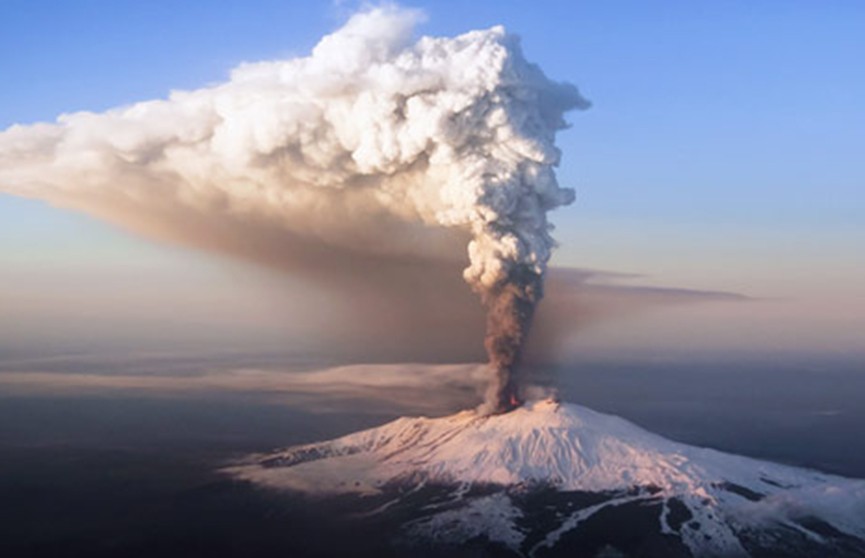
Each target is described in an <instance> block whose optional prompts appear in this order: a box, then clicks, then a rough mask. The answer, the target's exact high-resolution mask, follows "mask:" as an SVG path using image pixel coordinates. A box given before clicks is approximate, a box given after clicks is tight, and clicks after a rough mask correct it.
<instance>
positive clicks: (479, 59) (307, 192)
mask: <svg viewBox="0 0 865 558" xmlns="http://www.w3.org/2000/svg"><path fill="white" fill-rule="evenodd" d="M422 18H423V14H422V13H421V12H418V11H415V10H408V9H403V8H398V7H382V8H376V9H371V10H368V11H365V12H362V13H359V14H356V15H354V16H353V17H351V18H350V19H349V21H348V22H347V23H346V24H345V25H344V26H343V27H342V28H341V29H339V30H338V31H336V32H335V33H333V34H331V35H329V36H326V37H324V38H323V39H322V40H321V41H320V42H319V44H318V45H317V46H316V47H315V48H314V50H313V51H312V54H311V55H310V56H307V57H303V58H294V59H289V60H278V61H269V62H259V63H253V64H244V65H241V66H240V67H238V68H236V69H235V70H234V71H233V72H232V74H231V78H230V80H229V81H228V82H226V83H223V84H220V85H215V86H212V87H207V88H203V89H198V90H194V91H175V92H173V93H172V94H171V95H170V96H169V97H168V99H165V100H155V101H147V102H141V103H137V104H134V105H131V106H126V107H121V108H117V109H113V110H109V111H107V112H104V113H99V114H96V113H90V112H77V113H71V114H64V115H62V116H60V117H59V118H58V120H57V122H56V123H53V124H36V125H27V126H20V125H19V126H13V127H11V128H9V129H8V130H6V131H4V132H2V133H0V191H4V192H8V193H12V194H17V195H22V196H28V197H34V198H40V199H44V200H47V201H49V202H52V203H56V204H59V205H64V206H72V207H75V208H78V209H82V210H84V211H87V212H89V213H92V214H95V215H97V216H100V217H103V218H107V219H109V220H112V221H114V222H116V223H120V224H123V225H125V226H127V227H131V228H134V229H137V230H139V231H143V232H145V233H148V234H151V235H155V236H159V237H161V238H167V239H170V240H176V241H181V242H193V243H194V242H195V241H194V240H190V239H189V238H187V236H188V229H189V228H190V226H191V225H190V223H193V222H197V221H202V220H203V221H207V222H208V223H209V224H210V229H209V230H214V229H221V230H222V234H223V235H224V236H225V237H232V236H233V235H234V234H235V232H236V235H241V234H250V232H249V227H250V226H251V227H260V228H264V229H266V230H267V231H269V233H268V234H270V232H272V231H273V230H279V231H283V232H284V233H286V234H285V236H279V235H276V236H275V237H274V238H273V239H269V240H268V242H271V243H273V244H279V243H283V244H287V245H291V244H292V243H298V244H300V243H305V242H312V243H324V244H327V245H331V246H336V247H342V248H349V249H351V250H353V251H359V252H362V253H376V254H386V255H406V254H411V255H417V254H418V253H420V255H421V256H423V255H425V254H428V253H432V252H435V251H436V250H437V249H438V248H437V244H436V242H435V241H436V239H438V238H439V236H438V233H436V232H434V231H437V230H440V229H455V230H458V231H465V232H466V233H468V234H469V235H470V236H471V242H470V244H469V246H468V255H469V259H470V265H469V267H468V268H467V269H466V271H465V277H466V279H467V280H468V281H469V282H470V283H471V284H473V285H475V286H476V288H483V287H485V286H486V287H488V286H491V285H494V284H495V283H496V282H498V281H502V280H503V279H504V278H505V276H506V274H507V271H508V269H509V268H510V267H511V266H512V265H514V264H524V265H527V266H529V268H530V269H532V270H535V271H536V272H537V273H543V271H544V270H545V269H546V265H547V261H548V260H549V257H550V250H551V248H552V246H553V241H552V239H551V238H550V236H549V232H548V228H549V226H548V224H547V219H546V211H548V210H550V209H553V208H555V207H557V206H559V205H562V204H566V203H569V202H570V201H571V200H572V199H573V192H572V191H571V190H568V189H563V188H560V187H559V186H558V184H557V182H556V179H555V176H554V174H553V167H554V166H555V165H556V164H557V163H558V160H559V151H558V150H557V149H556V148H555V146H554V143H553V142H554V135H555V132H556V131H557V130H558V129H560V128H562V127H563V125H564V122H563V120H562V115H563V113H564V112H565V111H567V110H569V109H571V108H575V107H585V106H586V105H587V103H586V101H584V100H583V99H582V98H581V97H580V95H579V94H578V92H577V90H576V89H575V88H574V87H573V86H570V85H567V84H559V83H555V82H552V81H550V80H548V79H547V78H546V77H545V76H544V75H543V73H542V72H541V71H540V70H539V69H538V68H537V67H536V66H534V65H531V64H529V63H528V62H526V60H525V59H524V58H523V56H522V54H521V51H520V47H519V41H518V38H517V37H515V36H513V35H509V34H507V33H506V32H505V31H504V30H503V29H502V28H501V27H494V28H491V29H488V30H485V31H473V32H470V33H467V34H465V35H462V36H459V37H455V38H430V37H423V38H421V39H419V40H417V41H416V42H413V36H414V27H415V25H416V24H417V23H418V22H419V21H420V20H422ZM244 227H246V228H244ZM235 229H236V231H235ZM252 234H255V233H252ZM211 236H213V235H212V234H211ZM209 242H212V243H216V244H219V243H220V242H222V240H220V239H215V240H214V239H210V240H209ZM225 243H229V241H228V240H226V241H225ZM290 248H291V247H290V246H288V247H287V250H289V251H290ZM234 249H235V250H237V247H235V248H234Z"/></svg>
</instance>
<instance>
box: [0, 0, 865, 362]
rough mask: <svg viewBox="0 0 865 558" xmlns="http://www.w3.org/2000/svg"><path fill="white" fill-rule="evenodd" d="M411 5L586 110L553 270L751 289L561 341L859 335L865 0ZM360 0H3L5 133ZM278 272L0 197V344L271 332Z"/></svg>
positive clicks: (726, 342)
mask: <svg viewBox="0 0 865 558" xmlns="http://www.w3.org/2000/svg"><path fill="white" fill-rule="evenodd" d="M408 5H410V6H418V7H422V8H423V9H424V10H425V11H426V13H427V16H428V20H427V22H426V23H425V24H424V25H423V26H422V27H421V29H420V31H421V33H423V34H430V35H453V34H457V33H461V32H465V31H468V30H471V29H476V28H486V27H490V26H492V25H495V24H503V25H505V27H506V28H507V29H508V30H509V31H511V32H515V33H517V34H519V35H521V37H522V39H523V47H524V50H525V53H526V56H527V58H528V59H529V60H530V61H533V62H536V63H538V64H539V65H540V66H541V67H542V68H543V69H544V71H545V72H546V73H547V75H549V76H550V77H551V78H553V79H557V80H566V81H570V82H572V83H575V84H576V85H578V86H579V87H580V90H581V91H582V92H583V94H584V95H585V96H586V97H587V98H589V99H590V100H591V101H592V103H593V107H592V108H591V109H590V110H588V111H586V112H583V113H574V114H572V115H571V117H570V121H571V122H572V123H573V127H572V128H571V129H570V130H567V131H565V132H563V133H561V134H560V135H559V140H558V142H559V146H560V147H561V149H562V151H563V153H564V156H563V161H562V165H561V168H560V171H559V180H560V182H561V183H562V184H563V185H566V186H572V187H575V188H577V193H578V197H577V202H576V203H575V204H574V205H573V206H570V207H568V208H565V209H561V210H558V211H557V212H556V213H555V214H554V215H553V216H552V219H553V221H554V222H555V223H556V224H557V226H558V231H557V236H558V238H559V239H560V240H561V242H562V246H561V248H560V250H559V252H558V253H557V254H556V255H555V256H554V260H553V262H554V264H559V265H563V264H567V265H572V266H577V267H582V268H595V269H603V270H608V271H619V272H627V273H635V274H640V275H643V277H640V278H639V279H632V280H630V283H638V284H640V285H653V286H673V287H679V288H693V289H706V290H719V291H730V292H736V293H741V294H745V295H748V296H751V297H755V298H759V299H764V300H763V301H762V302H755V303H745V304H743V305H739V306H735V307H734V306H731V307H723V306H717V305H710V306H709V307H707V306H701V307H699V308H697V309H691V308H689V309H681V308H678V307H677V308H673V309H672V310H670V311H666V312H661V313H653V314H648V315H646V314H640V316H639V317H638V318H635V319H623V320H621V321H619V322H606V323H605V325H604V326H603V327H598V328H596V329H595V330H593V331H589V332H581V335H583V336H584V337H583V338H582V339H579V340H576V341H574V343H576V345H578V346H586V345H592V344H593V343H594V344H597V346H603V347H610V348H613V349H615V348H616V347H618V346H628V345H635V346H641V347H642V346H653V345H656V344H658V343H660V344H661V346H665V347H666V346H670V347H675V346H677V345H680V344H681V343H685V344H689V345H694V346H702V345H705V346H711V347H720V348H724V347H730V348H745V347H747V348H749V349H753V348H757V349H759V348H763V349H766V350H775V349H779V348H784V349H790V348H797V349H806V350H831V351H855V350H861V348H862V347H863V346H865V340H863V337H865V333H862V332H865V287H863V285H865V256H863V255H862V254H863V250H862V247H863V245H865V164H863V161H862V146H863V145H865V111H863V110H862V106H861V103H862V101H861V100H862V99H863V98H865V73H863V72H862V71H861V59H862V54H863V53H865V35H863V34H862V29H863V27H865V4H863V3H861V2H855V1H850V2H842V1H838V2H795V1H784V2H782V1H778V2H774V1H770V2H761V3H754V2H745V1H742V2H736V1H733V2H715V3H709V2H699V3H697V2H684V1H683V2H651V3H646V2H600V1H598V2H574V1H555V2H552V1H551V2H542V1H541V2H531V3H528V2H516V1H514V2H502V1H476V2H456V1H442V2H434V3H433V2H429V3H426V4H424V3H411V4H408ZM355 7H356V5H355V4H354V3H351V2H337V3H328V2H320V3H312V2H292V1H255V0H250V1H248V2H243V3H236V4H232V5H231V6H227V5H220V6H219V8H218V9H214V7H213V3H212V2H204V1H188V2H174V1H167V0H153V1H150V2H146V3H144V2H133V1H118V0H111V1H108V0H104V1H94V0H80V1H77V2H64V3H57V2H50V1H41V0H27V1H21V0H6V1H4V2H3V3H2V5H0V76H2V82H3V84H4V85H3V86H2V87H0V128H6V127H8V126H10V125H13V124H16V123H21V124H28V123H33V122H38V121H52V120H54V119H55V118H56V117H57V115H59V114H61V113H63V112H72V111H77V110H92V111H102V110H105V109H108V108H110V107H114V106H117V105H122V104H127V103H131V102H135V101H139V100H146V99H152V98H159V97H164V96H165V95H167V93H168V92H169V91H170V90H172V89H192V88H197V87H201V86H203V85H206V84H209V83H214V82H218V81H222V80H224V79H225V78H226V76H227V74H228V72H229V70H230V69H231V68H232V67H234V66H236V65H237V64H239V63H241V62H243V61H258V60H266V59H274V58H280V57H288V56H297V55H305V54H307V53H308V52H309V51H310V49H311V48H312V47H313V46H314V45H315V43H316V42H317V40H318V39H319V38H320V37H321V36H322V35H324V34H326V33H328V32H330V31H332V30H334V29H335V28H336V27H338V26H339V25H340V24H341V23H342V22H343V21H344V20H345V19H346V17H347V16H348V15H349V14H350V13H351V12H352V11H353V10H354V8H355ZM279 283H280V280H277V279H274V278H273V277H264V276H263V275H259V272H256V271H252V270H248V269H245V268H244V267H243V266H242V265H240V264H233V263H231V264H229V263H223V262H219V261H216V260H214V259H212V258H211V257H209V256H205V255H200V254H196V253H194V252H191V251H188V250H183V249H179V248H175V247H161V246H156V245H154V244H151V243H150V242H148V241H145V240H140V239H137V238H134V237H132V236H130V235H129V234H128V233H125V232H120V231H118V230H116V229H114V228H112V227H110V226H108V225H105V224H103V223H100V222H97V221H95V220H92V219H91V218H88V217H85V216H82V215H78V214H73V213H70V212H67V211H64V210H58V209H55V208H49V207H47V206H45V205H43V204H42V203H39V202H35V201H30V200H22V199H17V198H13V197H10V196H8V195H2V194H0V320H3V321H5V323H2V322H0V335H6V336H7V337H9V338H10V339H12V340H13V341H14V340H15V339H16V338H20V337H21V336H22V335H25V333H26V335H31V334H34V335H35V334H36V333H38V332H40V331H41V332H45V331H51V328H52V327H54V328H56V329H59V330H63V331H67V330H68V329H69V327H70V326H69V324H71V323H75V322H76V320H77V321H80V320H85V321H86V322H87V323H88V324H90V327H91V328H92V330H93V331H103V330H105V331H107V332H109V333H110V332H111V330H112V329H116V327H117V324H118V323H121V322H122V323H126V322H124V321H123V320H127V321H129V322H136V321H137V322H140V321H141V320H145V321H146V319H149V320H151V322H152V323H153V324H156V325H153V329H154V330H159V329H161V328H162V327H163V324H164V323H165V320H166V319H168V318H167V317H166V316H171V320H170V323H173V324H175V325H176V326H177V327H178V328H180V329H184V330H185V331H188V330H190V329H192V328H195V327H203V328H205V329H206V327H208V325H212V324H213V323H222V324H229V323H232V327H235V328H236V329H245V328H246V329H248V328H253V329H255V328H258V329H260V330H268V329H269V328H271V326H273V327H277V326H276V325H275V324H282V325H284V324H283V322H285V321H289V322H290V321H291V320H286V318H285V317H284V316H280V312H279V311H278V310H277V308H278V306H274V304H273V301H274V300H283V299H284V298H285V297H289V298H290V296H291V295H290V291H291V283H290V281H289V280H286V283H285V284H284V285H282V284H279ZM263 285H264V286H263ZM286 292H288V293H289V294H286ZM274 293H276V294H274ZM307 302H308V301H307ZM160 305H162V306H163V307H164V308H163V309H162V310H159V309H157V307H159V306H160ZM289 306H290V305H289ZM4 308H5V310H4ZM10 308H11V310H10ZM220 308H221V310H219V309H220ZM294 308H296V306H295V307H294ZM215 309H216V310H215ZM4 313H5V316H4ZM118 316H125V318H123V320H121V319H120V318H118ZM145 318H146V319H145ZM21 320H23V321H21ZM28 320H29V321H28ZM13 322H14V323H13ZM139 325H140V324H139ZM25 326H26V327H25ZM280 327H281V326H280ZM230 331H234V330H230ZM67 332H68V331H67ZM16 333H17V337H16ZM115 333H116V332H115ZM479 336H480V333H479Z"/></svg>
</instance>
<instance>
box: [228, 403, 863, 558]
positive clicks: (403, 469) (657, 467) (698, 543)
mask: <svg viewBox="0 0 865 558" xmlns="http://www.w3.org/2000/svg"><path fill="white" fill-rule="evenodd" d="M231 472H232V473H233V474H234V475H237V476H239V477H241V478H244V479H247V480H251V481H254V482H257V483H260V484H263V485H266V486H271V487H277V488H284V489H293V490H300V491H304V492H314V493H319V494H339V493H359V494H366V495H370V494H375V493H379V492H381V491H382V490H385V489H386V488H387V487H389V486H395V485H403V486H406V485H409V486H423V485H425V484H436V485H454V486H459V487H462V488H461V490H462V493H465V492H467V491H468V489H469V487H472V486H490V485H492V486H502V487H512V488H513V487H523V488H524V489H526V490H530V489H532V488H533V487H539V486H546V487H553V488H555V489H556V490H558V491H578V492H586V493H605V494H609V495H610V497H609V498H608V499H606V500H604V501H603V502H602V503H599V504H595V505H593V506H585V507H581V508H579V509H577V510H576V511H573V512H572V513H570V514H568V515H567V516H566V517H563V518H562V519H561V521H560V522H559V524H558V525H557V526H556V527H555V528H551V529H548V530H547V531H546V532H545V533H544V536H543V537H542V539H541V540H540V541H539V542H537V543H536V544H534V546H533V548H532V549H529V550H532V551H535V550H538V549H540V548H544V547H553V546H555V545H556V543H557V542H558V540H559V538H560V537H561V536H562V535H563V534H564V533H567V532H568V531H569V530H572V529H574V528H576V527H578V526H579V525H580V524H581V523H582V522H583V521H585V520H586V519H587V518H589V517H591V516H592V515H594V514H595V513H597V512H598V511H599V510H601V509H603V508H608V507H610V506H619V505H622V504H626V503H629V502H635V501H636V502H660V503H661V504H662V505H663V511H662V513H661V516H660V523H661V531H662V533H664V534H671V535H675V536H676V537H678V538H679V539H680V540H681V541H682V542H683V543H684V544H685V545H686V546H687V547H688V548H689V549H690V550H691V552H693V553H694V554H697V555H725V556H726V555H747V551H746V549H745V547H744V546H743V544H742V533H745V532H758V531H760V530H761V529H764V528H767V527H781V528H784V529H786V530H788V531H791V530H792V532H796V533H799V534H801V535H802V536H804V537H805V538H807V539H813V540H814V541H816V542H817V543H819V542H820V540H822V539H823V538H824V537H825V536H827V529H828V530H829V531H830V532H831V533H834V534H837V535H838V536H840V537H844V538H847V537H849V538H852V539H854V540H855V539H860V540H862V539H865V481H862V480H852V479H845V478H841V477H837V476H831V475H825V474H821V473H817V472H814V471H809V470H805V469H799V468H794V467H788V466H783V465H777V464H773V463H768V462H764V461H758V460H755V459H750V458H746V457H740V456H736V455H731V454H726V453H722V452H719V451H715V450H711V449H705V448H698V447H693V446H688V445H686V444H681V443H677V442H673V441H670V440H667V439H665V438H662V437H660V436H658V435H655V434H652V433H650V432H648V431H646V430H643V429H642V428H639V427H638V426H636V425H634V424H632V423H629V422H627V421H625V420H623V419H621V418H618V417H615V416H611V415H605V414H601V413H597V412H595V411H592V410H590V409H587V408H585V407H580V406H577V405H572V404H565V403H558V402H555V401H551V400H546V401H535V402H530V403H527V404H525V405H524V406H522V407H520V408H518V409H516V410H514V411H512V412H509V413H506V414H502V415H493V416H481V415H478V414H477V413H475V412H473V411H465V412H462V413H459V414H456V415H453V416H449V417H444V418H436V419H429V418H400V419H398V420H396V421H393V422H391V423H389V424H386V425H384V426H381V427H378V428H373V429H370V430H366V431H363V432H358V433H355V434H351V435H348V436H345V437H342V438H339V439H336V440H333V441H329V442H323V443H318V444H310V445H306V446H299V447H295V448H290V449H287V450H284V451H281V452H277V453H275V454H272V455H269V456H263V457H259V458H257V459H256V461H255V462H254V463H253V464H250V465H244V466H240V467H235V468H233V469H232V470H231ZM459 496H460V492H459V491H458V492H457V493H456V497H457V498H459ZM682 504H683V505H684V506H685V507H686V511H682V510H681V509H680V508H681V505H682ZM479 510H480V511H479ZM682 514H684V517H685V518H686V520H685V521H687V522H688V523H689V524H690V526H691V528H686V527H685V526H683V523H684V521H683V520H682ZM519 516H520V511H519V510H518V509H516V507H515V505H514V504H513V502H512V501H511V499H510V498H509V497H508V496H507V495H506V494H501V493H499V494H494V495H492V496H489V495H488V496H485V497H483V498H474V499H471V501H470V502H467V504H466V506H464V507H462V508H450V509H448V510H446V511H442V513H439V514H432V515H429V516H427V517H425V518H424V519H423V520H419V521H416V522H414V523H413V524H412V525H411V529H412V530H413V531H414V532H415V533H418V534H423V535H425V536H429V537H433V538H437V537H438V538H440V537H441V536H442V534H443V533H445V534H447V535H448V536H449V537H451V538H455V539H460V538H470V537H473V536H477V535H481V534H482V535H485V536H487V537H489V538H490V540H498V541H500V542H501V543H503V544H505V545H506V546H508V547H510V548H513V549H518V548H520V545H521V544H522V543H523V540H524V538H525V533H524V530H521V529H519V528H518V527H517V526H516V518H518V517H519ZM803 518H816V520H818V525H820V526H823V527H820V528H816V527H809V526H808V525H811V524H813V523H814V522H813V521H811V523H809V522H806V521H802V519H803ZM827 524H828V525H829V527H825V526H826V525H827ZM857 544H858V543H857ZM530 553H532V552H530Z"/></svg>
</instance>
